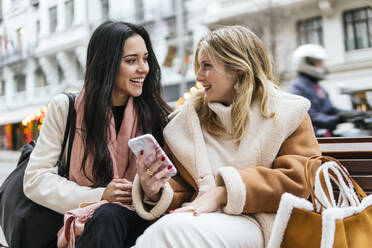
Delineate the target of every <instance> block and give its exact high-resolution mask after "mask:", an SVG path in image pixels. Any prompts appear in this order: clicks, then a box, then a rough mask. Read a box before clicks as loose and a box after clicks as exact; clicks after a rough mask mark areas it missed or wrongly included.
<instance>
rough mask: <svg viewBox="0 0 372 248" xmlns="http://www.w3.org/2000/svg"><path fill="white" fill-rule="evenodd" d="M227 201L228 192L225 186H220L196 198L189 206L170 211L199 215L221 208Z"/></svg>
mask: <svg viewBox="0 0 372 248" xmlns="http://www.w3.org/2000/svg"><path fill="white" fill-rule="evenodd" d="M226 203H227V192H226V188H225V186H219V187H216V188H213V189H211V190H209V191H207V192H205V193H204V194H202V195H201V196H200V197H198V198H196V199H195V200H194V201H193V202H191V204H190V205H189V206H187V207H182V208H178V209H176V210H173V211H172V210H171V211H170V213H180V212H190V211H192V212H194V215H195V216H196V215H199V214H201V213H212V212H216V211H217V210H219V209H220V208H221V207H222V206H224V205H226Z"/></svg>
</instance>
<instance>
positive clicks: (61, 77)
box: [57, 64, 65, 83]
mask: <svg viewBox="0 0 372 248" xmlns="http://www.w3.org/2000/svg"><path fill="white" fill-rule="evenodd" d="M57 72H58V82H60V83H61V82H63V81H64V80H65V73H63V70H62V68H61V66H60V65H59V64H58V65H57Z"/></svg>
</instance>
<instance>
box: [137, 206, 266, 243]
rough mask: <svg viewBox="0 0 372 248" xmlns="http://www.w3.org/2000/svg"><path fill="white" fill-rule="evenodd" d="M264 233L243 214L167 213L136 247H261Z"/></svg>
mask: <svg viewBox="0 0 372 248" xmlns="http://www.w3.org/2000/svg"><path fill="white" fill-rule="evenodd" d="M263 246H264V240H263V235H262V232H261V229H260V227H259V226H258V224H257V223H256V222H255V221H253V220H250V219H248V218H245V217H243V216H233V215H227V214H223V213H209V214H201V215H199V216H193V215H192V213H191V212H190V213H173V214H168V215H166V216H164V217H162V218H160V220H158V221H157V222H156V223H154V224H153V225H151V226H150V227H149V228H148V229H147V230H146V231H145V232H144V233H143V234H142V235H141V236H140V237H139V238H138V239H137V242H136V245H135V246H134V247H136V248H138V247H140V248H142V247H146V248H148V247H150V248H163V247H164V248H165V247H172V248H178V247H185V248H188V247H190V248H191V247H192V248H195V247H202V248H204V247H213V248H218V247H229V248H233V247H244V248H262V247H263Z"/></svg>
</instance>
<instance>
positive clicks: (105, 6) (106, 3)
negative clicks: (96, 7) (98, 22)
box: [101, 0, 110, 20]
mask: <svg viewBox="0 0 372 248" xmlns="http://www.w3.org/2000/svg"><path fill="white" fill-rule="evenodd" d="M101 7H102V19H103V20H107V19H108V18H109V7H110V6H109V1H108V0H101Z"/></svg>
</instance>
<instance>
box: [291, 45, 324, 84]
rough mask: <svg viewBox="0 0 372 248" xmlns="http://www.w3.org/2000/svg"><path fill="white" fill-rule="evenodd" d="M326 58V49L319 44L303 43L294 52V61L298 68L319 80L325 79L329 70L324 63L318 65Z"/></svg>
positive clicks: (299, 70)
mask: <svg viewBox="0 0 372 248" xmlns="http://www.w3.org/2000/svg"><path fill="white" fill-rule="evenodd" d="M326 58H327V53H326V51H325V49H324V48H323V47H322V46H320V45H318V44H305V45H301V46H299V47H298V48H297V49H296V50H295V51H294V53H293V63H294V66H295V68H296V70H297V71H298V72H302V73H304V74H306V75H309V76H311V77H313V78H315V79H318V80H323V79H324V78H325V76H326V75H327V73H328V70H327V68H326V67H325V66H324V64H323V66H316V63H317V62H323V63H324V62H325V60H326Z"/></svg>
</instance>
